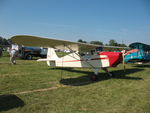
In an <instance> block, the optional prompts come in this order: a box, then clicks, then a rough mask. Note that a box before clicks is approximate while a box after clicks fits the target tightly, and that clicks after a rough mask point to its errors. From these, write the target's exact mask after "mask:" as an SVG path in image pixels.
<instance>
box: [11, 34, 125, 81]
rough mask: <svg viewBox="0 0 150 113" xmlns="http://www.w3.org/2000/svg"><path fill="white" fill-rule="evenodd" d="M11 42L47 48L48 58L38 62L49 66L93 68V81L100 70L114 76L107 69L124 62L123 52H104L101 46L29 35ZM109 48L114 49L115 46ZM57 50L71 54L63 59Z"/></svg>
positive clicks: (15, 37)
mask: <svg viewBox="0 0 150 113" xmlns="http://www.w3.org/2000/svg"><path fill="white" fill-rule="evenodd" d="M11 40H12V41H13V42H15V43H17V44H19V45H24V46H37V47H47V48H48V53H47V58H46V59H39V60H38V61H46V62H47V64H48V66H58V67H86V68H91V69H92V70H93V71H94V74H93V75H92V76H91V78H92V80H96V79H97V75H98V72H99V70H100V69H103V70H105V71H106V72H107V74H108V75H109V76H112V75H113V74H112V73H111V72H109V71H108V69H107V68H108V67H116V66H117V65H118V64H119V63H120V62H122V60H123V53H122V52H106V51H102V48H103V47H104V46H100V45H93V44H87V43H79V42H71V41H65V40H58V39H52V38H41V37H36V36H28V35H17V36H13V37H12V38H11ZM108 47H110V48H114V47H113V46H108ZM120 48H121V47H120ZM55 49H57V50H58V49H59V50H67V51H68V50H69V51H70V53H69V54H68V55H65V56H63V57H58V56H57V54H56V52H55Z"/></svg>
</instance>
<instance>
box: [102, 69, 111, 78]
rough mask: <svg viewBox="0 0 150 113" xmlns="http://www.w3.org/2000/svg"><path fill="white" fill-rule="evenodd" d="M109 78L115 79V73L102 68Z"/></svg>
mask: <svg viewBox="0 0 150 113" xmlns="http://www.w3.org/2000/svg"><path fill="white" fill-rule="evenodd" d="M102 69H103V70H104V71H105V72H106V73H107V75H108V76H109V77H113V76H114V73H113V72H109V71H108V69H107V68H102Z"/></svg>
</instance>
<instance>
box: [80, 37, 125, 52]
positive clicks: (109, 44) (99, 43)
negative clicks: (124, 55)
mask: <svg viewBox="0 0 150 113" xmlns="http://www.w3.org/2000/svg"><path fill="white" fill-rule="evenodd" d="M77 42H81V43H89V44H95V45H102V46H117V47H127V45H126V44H123V43H122V44H120V43H118V42H117V41H115V40H114V39H111V40H109V42H108V44H104V43H103V42H101V41H90V42H87V41H84V40H82V39H79V40H78V41H77ZM123 49H125V48H111V47H107V48H103V50H104V51H122V50H123Z"/></svg>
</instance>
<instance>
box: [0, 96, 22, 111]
mask: <svg viewBox="0 0 150 113" xmlns="http://www.w3.org/2000/svg"><path fill="white" fill-rule="evenodd" d="M24 105H25V104H24V102H23V101H22V100H21V99H20V98H19V97H17V96H16V95H13V94H7V95H0V112H1V111H7V110H10V109H13V108H17V107H23V106H24Z"/></svg>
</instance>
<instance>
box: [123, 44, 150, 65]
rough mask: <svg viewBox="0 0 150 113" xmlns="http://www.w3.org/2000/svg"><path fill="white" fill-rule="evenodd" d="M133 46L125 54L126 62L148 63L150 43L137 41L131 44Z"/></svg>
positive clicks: (149, 59)
mask: <svg viewBox="0 0 150 113" xmlns="http://www.w3.org/2000/svg"><path fill="white" fill-rule="evenodd" d="M129 47H130V48H132V49H131V50H130V51H128V52H126V54H125V57H124V59H125V63H138V64H142V63H146V62H149V61H150V45H147V44H144V43H140V42H135V43H131V44H130V45H129Z"/></svg>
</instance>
